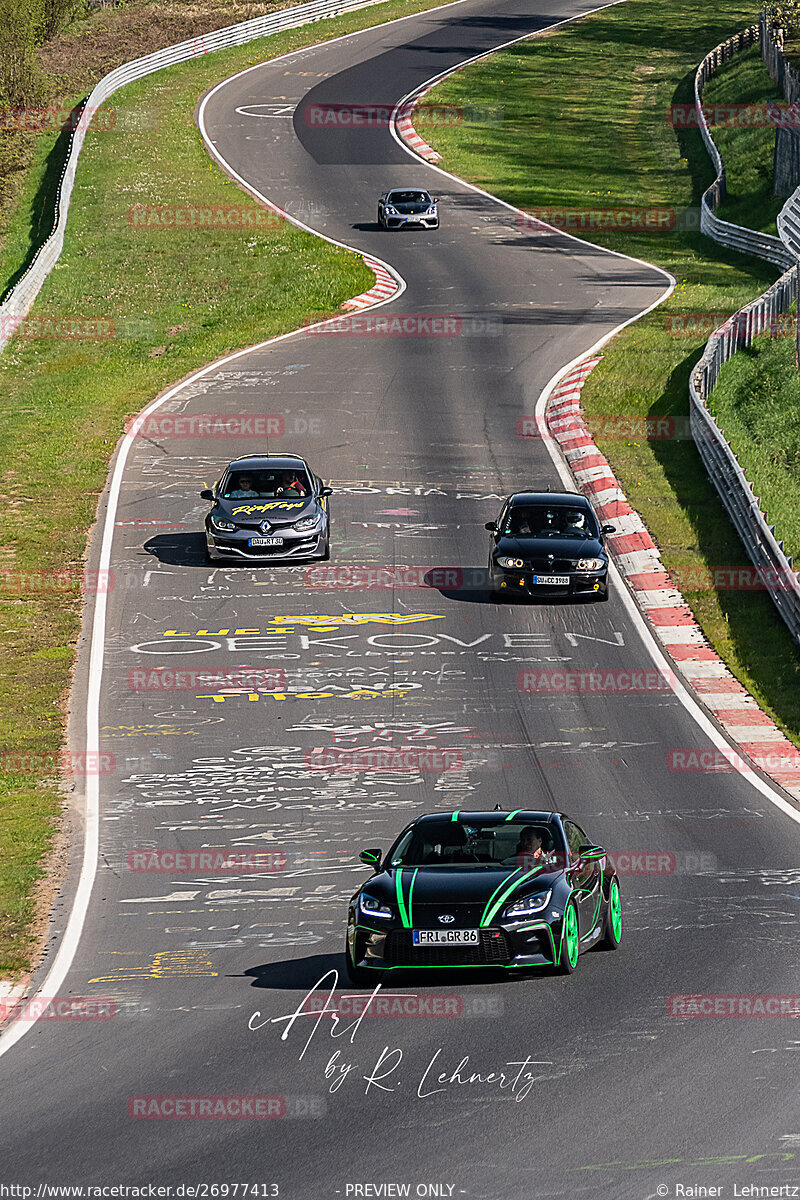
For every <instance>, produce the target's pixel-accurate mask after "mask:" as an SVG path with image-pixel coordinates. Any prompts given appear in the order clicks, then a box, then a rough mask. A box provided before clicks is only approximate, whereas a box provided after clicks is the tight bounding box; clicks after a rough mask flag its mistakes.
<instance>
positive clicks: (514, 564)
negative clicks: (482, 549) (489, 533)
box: [497, 558, 525, 571]
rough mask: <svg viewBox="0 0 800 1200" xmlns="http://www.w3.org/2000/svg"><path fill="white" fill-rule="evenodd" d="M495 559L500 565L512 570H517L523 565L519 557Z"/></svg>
mask: <svg viewBox="0 0 800 1200" xmlns="http://www.w3.org/2000/svg"><path fill="white" fill-rule="evenodd" d="M497 561H498V563H499V564H500V566H501V567H507V568H509V569H510V570H512V571H517V570H519V569H520V568H521V567H524V566H525V563H524V562H523V560H522V559H521V558H498V560H497Z"/></svg>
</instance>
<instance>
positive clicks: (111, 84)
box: [0, 0, 381, 352]
mask: <svg viewBox="0 0 800 1200" xmlns="http://www.w3.org/2000/svg"><path fill="white" fill-rule="evenodd" d="M380 2H381V0H312V2H311V3H309V4H300V5H297V6H295V7H293V8H288V9H284V10H282V11H281V12H277V13H270V14H269V15H267V16H263V17H254V18H253V19H252V20H250V21H243V22H241V23H240V24H238V25H229V26H228V27H227V28H225V29H217V30H214V32H213V33H208V34H203V35H202V36H200V37H195V38H190V39H189V40H188V41H185V42H178V43H177V44H176V45H174V46H167V47H166V48H165V49H163V50H157V51H155V52H154V53H153V54H147V55H145V56H144V57H143V58H135V59H133V60H132V61H131V62H127V63H123V65H122V66H121V67H117V68H115V70H113V71H110V72H109V74H108V75H104V76H103V78H102V79H101V80H100V81H99V82H98V83H97V84H96V85H95V87H94V89H93V91H92V92H91V94H90V95H89V96H88V97H87V99H86V101H85V104H84V108H83V111H88V112H92V111H93V110H94V109H95V108H99V107H100V105H101V104H103V103H104V101H106V100H107V99H108V98H109V96H112V95H113V94H114V92H116V91H118V89H119V88H121V87H125V85H126V84H128V83H133V82H134V80H136V79H142V78H144V76H145V75H151V74H152V73H153V72H154V71H161V70H162V69H163V68H164V67H171V66H174V65H175V64H176V63H182V62H188V61H189V60H190V59H193V58H202V57H203V55H205V54H210V53H211V52H212V51H214V50H223V49H225V48H227V47H229V46H243V45H245V44H246V43H247V42H252V41H254V40H255V39H257V38H261V37H267V36H268V35H269V34H271V33H279V32H281V31H282V30H284V29H296V28H297V27H298V26H300V25H308V24H310V23H311V22H313V21H323V20H327V19H330V18H331V17H338V16H340V15H341V14H342V13H345V12H352V11H354V10H355V9H358V8H369V7H370V6H371V5H373V4H379V3H380ZM76 126H77V127H76V128H75V129H74V131H73V133H72V136H71V139H70V147H69V154H68V156H67V160H66V162H65V164H64V169H63V171H62V173H61V179H60V181H59V185H58V193H57V197H56V205H55V213H54V224H53V229H52V232H51V233H50V235H49V237H48V238H47V240H46V241H45V242H43V243H42V245H41V246H40V247H39V249H38V250H37V252H36V254H35V256H34V258H33V259H32V261H31V263H30V265H29V266H28V269H27V270H26V271H25V273H24V275H22V276H21V277H20V279H19V280H18V282H17V283H16V284H15V285H14V287H13V288H12V289H11V291H10V292H9V293H8V294H7V296H6V298H5V300H4V301H3V303H2V304H0V352H2V350H3V349H4V348H5V346H6V345H7V344H8V342H9V340H10V339H11V338H12V337H13V335H14V331H15V329H16V327H17V325H18V323H19V322H20V321H21V320H22V319H23V318H24V317H25V315H26V314H27V313H28V311H29V310H30V307H31V305H32V304H33V302H34V300H35V299H36V297H37V295H38V294H39V291H40V290H41V287H42V284H43V283H44V281H45V279H46V278H47V276H48V275H49V274H50V272H51V271H52V269H53V267H54V266H55V265H56V263H57V262H58V259H59V257H60V256H61V251H62V250H63V248H64V231H65V229H66V224H67V215H68V213H69V204H70V199H71V197H72V189H73V186H74V184H75V173H76V171H77V167H78V158H79V156H80V152H81V149H82V147H83V143H84V139H85V136H86V129H85V128H84V127H83V125H82V123H81V122H80V121H77V122H76Z"/></svg>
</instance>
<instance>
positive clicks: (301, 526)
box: [292, 514, 319, 533]
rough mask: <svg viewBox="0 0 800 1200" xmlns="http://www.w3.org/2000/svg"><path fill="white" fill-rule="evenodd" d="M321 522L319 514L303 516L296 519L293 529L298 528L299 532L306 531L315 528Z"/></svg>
mask: <svg viewBox="0 0 800 1200" xmlns="http://www.w3.org/2000/svg"><path fill="white" fill-rule="evenodd" d="M318 524H319V516H318V515H316V514H315V515H314V516H313V517H301V518H300V520H299V521H295V523H294V525H292V529H296V530H297V532H298V533H306V532H307V531H308V530H309V529H315V528H316V527H317V525H318Z"/></svg>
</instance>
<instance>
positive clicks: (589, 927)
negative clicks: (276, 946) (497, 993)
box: [345, 809, 622, 984]
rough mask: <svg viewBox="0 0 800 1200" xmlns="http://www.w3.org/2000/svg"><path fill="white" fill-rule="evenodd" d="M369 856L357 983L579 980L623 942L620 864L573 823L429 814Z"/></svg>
mask: <svg viewBox="0 0 800 1200" xmlns="http://www.w3.org/2000/svg"><path fill="white" fill-rule="evenodd" d="M360 858H361V861H362V862H363V863H365V864H366V865H367V866H370V867H372V868H373V872H374V873H373V875H372V877H371V878H370V879H368V880H367V882H366V883H364V884H362V886H361V887H360V888H359V889H358V891H357V892H356V894H355V895H354V896H353V897H352V898H351V900H350V906H349V913H348V922H347V945H346V948H345V954H346V959H347V973H348V976H349V977H350V979H351V981H352V982H353V983H358V984H367V983H374V982H375V980H376V977H378V976H379V973H380V972H382V971H389V970H400V969H403V970H417V969H419V968H422V967H426V968H438V969H442V968H448V967H483V968H486V967H490V968H492V967H493V968H495V969H497V968H507V969H514V970H524V969H525V968H527V967H551V968H555V969H556V970H558V971H561V972H563V973H565V974H571V973H572V971H574V970H575V967H576V966H577V965H578V956H579V955H580V954H581V953H582V952H583V951H584V950H589V949H591V948H592V947H594V946H597V947H598V948H602V949H606V950H616V948H617V947H618V946H619V944H620V941H621V938H622V906H621V902H620V891H619V879H618V878H617V875H616V873H615V871H614V866H613V863H612V862H611V860H610V859H609V858H608V856H607V853H606V851H605V850H604V849H603V848H602V846H596V845H594V843H592V842H591V841H590V840H589V838H588V837H587V835H586V834H585V833H584V831H583V830H582V829H581V827H580V826H579V825H577V824H576V822H575V821H573V820H572V819H571V818H570V817H567V816H565V815H564V813H554V812H534V811H528V810H524V809H518V810H516V811H515V812H503V811H500V810H499V809H496V810H495V811H494V812H454V813H431V814H428V815H426V816H423V817H418V818H417V820H416V821H413V822H412V823H411V824H410V825H409V826H407V828H406V829H404V830H403V832H402V833H401V834H400V836H399V837H398V839H397V840H396V841H395V843H394V845H393V846H392V847H391V849H390V850H389V851H388V852H387V853H386V854H385V855H384V854H383V852H382V851H381V850H378V849H372V850H363V851H362V852H361V855H360Z"/></svg>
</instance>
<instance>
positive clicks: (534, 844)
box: [389, 819, 564, 869]
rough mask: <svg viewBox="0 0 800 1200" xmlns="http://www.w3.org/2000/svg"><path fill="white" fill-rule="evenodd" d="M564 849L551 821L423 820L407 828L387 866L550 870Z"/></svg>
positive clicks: (560, 857) (560, 858)
mask: <svg viewBox="0 0 800 1200" xmlns="http://www.w3.org/2000/svg"><path fill="white" fill-rule="evenodd" d="M563 858H564V849H563V846H562V845H561V839H560V835H559V832H558V830H557V829H556V828H555V827H554V826H552V825H546V824H544V823H542V824H535V823H534V824H529V823H525V822H523V821H513V822H509V821H503V822H502V824H497V823H493V824H490V825H479V824H470V823H469V822H468V821H453V820H452V819H448V820H441V821H438V820H437V821H425V822H423V823H422V824H420V825H415V826H413V827H412V828H411V829H409V830H408V831H407V832H406V833H405V834H404V835H403V836H402V838H401V839H400V841H399V842H398V843H397V846H396V847H395V849H394V850H393V851H392V852H391V855H390V858H389V866H391V867H437V866H448V867H451V866H465V867H474V866H476V865H484V866H503V867H509V868H516V867H522V868H525V869H530V868H532V867H536V866H542V867H546V868H550V869H552V868H553V867H554V866H557V865H558V861H559V860H560V861H561V862H562V865H563Z"/></svg>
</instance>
